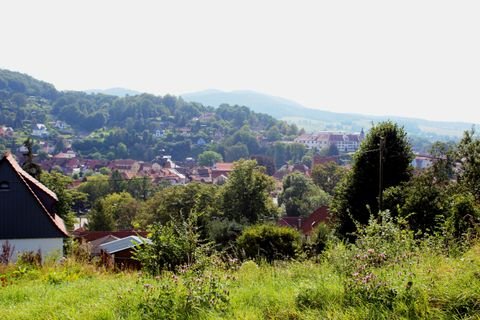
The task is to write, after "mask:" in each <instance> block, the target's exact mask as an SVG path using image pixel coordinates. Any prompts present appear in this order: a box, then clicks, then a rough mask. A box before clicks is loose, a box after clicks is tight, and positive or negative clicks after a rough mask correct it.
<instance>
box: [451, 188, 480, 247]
mask: <svg viewBox="0 0 480 320" xmlns="http://www.w3.org/2000/svg"><path fill="white" fill-rule="evenodd" d="M449 202H450V210H449V213H448V217H447V218H446V221H445V229H446V232H447V235H448V236H449V237H451V238H452V239H456V240H458V241H461V242H465V241H469V240H471V239H470V238H472V237H476V236H478V235H479V234H480V233H479V232H480V228H479V227H480V207H479V205H478V203H476V201H475V197H474V196H473V195H472V194H471V193H468V192H466V193H464V194H455V195H453V196H452V197H451V198H450V199H449Z"/></svg>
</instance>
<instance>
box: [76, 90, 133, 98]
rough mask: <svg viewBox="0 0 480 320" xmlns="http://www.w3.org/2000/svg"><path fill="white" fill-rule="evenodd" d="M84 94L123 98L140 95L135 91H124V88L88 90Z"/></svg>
mask: <svg viewBox="0 0 480 320" xmlns="http://www.w3.org/2000/svg"><path fill="white" fill-rule="evenodd" d="M85 92H86V93H102V94H108V95H111V96H117V97H125V96H127V95H128V96H136V95H139V94H141V92H140V91H135V90H130V89H125V88H109V89H104V90H101V89H90V90H85Z"/></svg>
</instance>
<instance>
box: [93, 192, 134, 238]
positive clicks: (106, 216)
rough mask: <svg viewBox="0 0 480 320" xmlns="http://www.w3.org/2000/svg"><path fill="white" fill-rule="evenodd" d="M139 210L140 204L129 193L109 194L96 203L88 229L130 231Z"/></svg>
mask: <svg viewBox="0 0 480 320" xmlns="http://www.w3.org/2000/svg"><path fill="white" fill-rule="evenodd" d="M138 210H139V204H138V203H137V201H136V200H135V199H134V198H133V197H132V196H131V195H130V194H129V193H127V192H122V193H112V194H109V195H108V196H106V197H105V198H102V199H99V200H97V202H95V205H94V207H93V209H92V210H91V212H90V214H89V223H88V228H89V229H90V230H97V231H111V230H122V229H130V228H132V227H133V220H134V218H135V217H136V215H137V212H138Z"/></svg>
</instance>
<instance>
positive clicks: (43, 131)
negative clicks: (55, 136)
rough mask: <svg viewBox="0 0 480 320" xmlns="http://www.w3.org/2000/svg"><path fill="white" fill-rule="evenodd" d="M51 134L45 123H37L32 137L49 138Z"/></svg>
mask: <svg viewBox="0 0 480 320" xmlns="http://www.w3.org/2000/svg"><path fill="white" fill-rule="evenodd" d="M49 134H50V133H49V132H48V129H47V127H46V126H45V125H44V124H43V123H37V124H36V125H34V126H33V131H32V136H35V137H48V135H49Z"/></svg>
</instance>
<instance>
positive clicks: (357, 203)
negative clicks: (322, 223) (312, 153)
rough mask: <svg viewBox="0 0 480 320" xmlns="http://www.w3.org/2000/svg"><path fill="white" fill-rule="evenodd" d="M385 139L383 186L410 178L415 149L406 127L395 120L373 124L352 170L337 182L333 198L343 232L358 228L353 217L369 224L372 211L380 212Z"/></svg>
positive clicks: (391, 185)
mask: <svg viewBox="0 0 480 320" xmlns="http://www.w3.org/2000/svg"><path fill="white" fill-rule="evenodd" d="M382 139H383V141H384V147H383V179H382V180H383V181H382V185H383V190H385V189H387V188H389V187H393V186H397V185H399V184H401V183H402V182H405V181H408V180H409V179H410V163H411V160H412V153H411V149H410V145H409V143H408V140H407V137H406V133H405V131H404V130H403V128H401V127H399V126H398V125H396V124H394V123H392V122H382V123H379V124H377V125H375V126H374V127H372V129H371V130H370V131H369V133H368V134H367V136H366V137H365V140H364V141H363V142H362V144H361V146H360V149H359V150H358V151H357V153H356V154H355V156H354V159H353V166H352V170H351V171H350V172H349V173H348V174H347V175H345V177H344V179H343V180H342V181H341V182H340V184H339V185H338V188H337V189H336V194H335V196H334V199H333V202H332V212H333V213H334V215H335V218H336V220H337V222H338V225H339V229H338V231H339V233H340V234H342V235H349V234H351V232H353V231H355V224H354V221H358V222H360V223H361V224H366V223H367V222H368V219H369V217H370V214H376V213H377V212H378V209H379V206H378V202H379V199H378V193H379V161H380V160H379V157H380V154H379V148H380V147H381V145H380V143H381V140H382Z"/></svg>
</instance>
